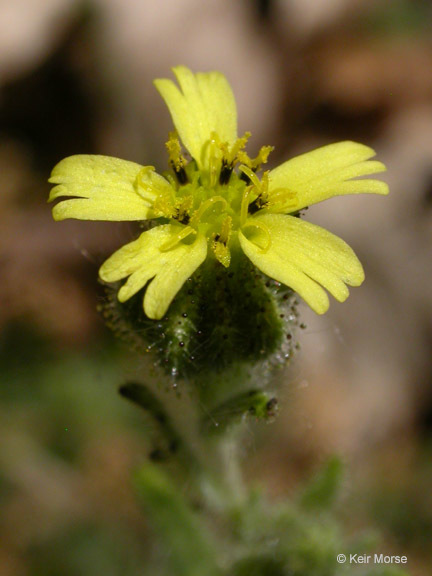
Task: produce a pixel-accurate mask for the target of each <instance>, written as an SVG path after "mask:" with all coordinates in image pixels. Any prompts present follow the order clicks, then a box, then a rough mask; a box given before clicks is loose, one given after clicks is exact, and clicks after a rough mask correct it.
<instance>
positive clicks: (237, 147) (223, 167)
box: [49, 66, 388, 319]
mask: <svg viewBox="0 0 432 576" xmlns="http://www.w3.org/2000/svg"><path fill="white" fill-rule="evenodd" d="M174 74H175V76H176V79H177V81H178V86H177V85H176V84H175V83H174V82H173V81H172V80H167V79H163V80H156V81H155V85H156V88H157V89H158V91H159V92H160V94H161V96H162V98H163V99H164V100H165V102H166V104H167V106H168V108H169V111H170V113H171V116H172V119H173V122H174V126H175V128H176V132H174V133H172V134H170V137H169V140H168V142H167V149H168V154H169V163H170V168H171V169H170V172H169V173H167V174H166V175H164V176H161V175H159V174H157V173H156V172H155V170H154V168H153V167H152V166H140V165H139V164H135V163H133V162H128V161H126V160H119V159H117V158H110V157H107V156H88V155H78V156H71V157H69V158H66V159H64V160H62V161H61V162H60V163H59V164H57V166H56V167H55V168H54V170H53V172H52V175H51V178H50V180H49V181H50V182H52V183H53V184H56V186H55V187H54V188H53V189H52V191H51V194H50V197H49V200H50V201H51V200H55V199H57V198H63V197H68V196H69V197H71V198H69V199H67V200H62V201H61V202H59V203H58V204H57V205H56V206H54V209H53V216H54V219H55V220H63V219H65V218H79V219H82V220H117V221H119V220H152V222H153V224H154V226H153V227H152V228H150V229H149V230H147V231H145V232H143V233H142V234H141V235H140V237H139V238H138V239H137V240H135V241H134V242H131V243H129V244H127V245H125V246H123V248H120V250H118V251H117V252H115V253H114V254H113V255H112V256H111V257H110V258H108V260H107V261H106V262H105V263H104V264H103V265H102V267H101V268H100V271H99V275H100V278H101V279H102V280H103V281H105V282H115V281H118V280H122V279H124V278H127V281H126V282H125V283H124V285H123V286H122V287H121V289H120V290H119V292H118V298H119V300H120V301H121V302H124V301H126V300H128V299H129V298H131V297H132V296H133V295H134V294H136V293H137V292H138V291H139V290H141V289H142V288H143V287H144V286H146V284H147V283H148V286H147V289H146V291H145V295H144V311H145V313H146V315H147V316H148V317H149V318H153V319H159V318H162V317H163V316H164V314H165V312H166V311H167V309H168V307H169V305H170V303H171V302H172V300H173V298H174V297H175V295H176V294H177V292H178V291H179V290H180V288H181V287H182V285H183V284H184V282H185V281H186V280H187V278H189V277H190V276H191V275H192V274H193V273H194V272H195V270H196V269H197V268H198V267H199V266H200V265H201V264H202V263H203V262H204V260H205V259H206V258H214V259H216V260H217V261H219V263H220V264H221V266H224V267H226V268H229V266H230V262H231V258H232V256H238V255H240V254H241V252H243V253H244V255H246V256H247V257H248V258H249V259H250V260H251V261H252V263H253V264H254V265H255V266H256V267H257V268H259V269H260V270H261V271H262V272H263V273H264V274H266V275H267V276H269V277H271V278H273V279H275V280H277V281H279V282H281V283H282V284H285V285H286V286H289V287H290V288H292V289H293V290H295V291H296V292H297V293H298V294H299V295H300V296H301V297H302V298H303V299H304V300H305V301H306V302H307V303H308V304H309V306H310V307H311V308H312V309H313V310H314V311H315V312H317V313H318V314H322V313H324V312H326V310H327V309H328V306H329V301H328V297H327V293H326V290H327V291H328V292H330V293H331V294H332V295H333V296H334V297H335V298H336V299H337V300H339V301H341V302H342V301H344V300H345V299H346V298H347V296H348V288H347V285H350V286H358V285H360V284H361V283H362V281H363V279H364V273H363V269H362V266H361V264H360V262H359V260H358V259H357V257H356V255H355V254H354V252H353V251H352V250H351V248H350V247H349V246H348V245H347V244H346V243H345V242H344V241H343V240H341V239H340V238H338V237H336V236H334V235H333V234H330V233H329V232H327V231H326V230H324V229H323V228H320V227H318V226H315V225H313V224H310V223H309V222H305V221H304V220H301V219H300V218H298V217H297V216H298V212H299V210H301V209H302V208H305V207H306V206H309V205H311V204H316V203H317V202H321V201H322V200H326V199H327V198H331V197H332V196H336V195H344V194H359V193H375V194H387V193H388V187H387V185H386V184H385V183H384V182H381V181H379V180H375V179H365V178H361V179H357V178H358V177H360V176H366V175H370V174H376V173H379V172H383V171H385V166H384V165H383V164H382V163H381V162H377V161H374V160H370V159H371V158H372V157H373V156H374V155H375V152H374V151H373V150H372V149H371V148H368V147H367V146H364V145H363V144H358V143H356V142H339V143H337V144H331V145H328V146H324V147H322V148H318V149H317V150H314V151H313V152H309V153H307V154H302V155H301V156H298V157H296V158H293V159H291V160H288V161H287V162H285V163H283V164H281V165H280V166H279V167H277V168H275V169H273V170H269V171H265V172H264V173H262V172H261V166H262V165H263V164H265V163H266V161H267V158H268V155H269V153H270V151H271V148H270V147H268V146H267V147H263V148H261V150H260V152H259V153H258V155H257V157H256V158H250V157H249V156H248V155H247V153H246V152H245V146H246V144H247V140H248V138H249V136H250V135H249V134H245V135H244V136H242V137H241V138H239V137H238V135H237V111H236V104H235V100H234V96H233V93H232V91H231V88H230V86H229V84H228V82H227V80H226V78H225V77H224V76H223V75H222V74H221V73H219V72H209V73H201V74H193V73H192V72H191V71H190V70H189V69H188V68H185V67H183V66H179V67H177V68H174ZM182 146H183V148H184V149H186V153H184V152H183V148H182ZM260 172H261V174H262V175H261V177H259V176H258V174H259V173H260Z"/></svg>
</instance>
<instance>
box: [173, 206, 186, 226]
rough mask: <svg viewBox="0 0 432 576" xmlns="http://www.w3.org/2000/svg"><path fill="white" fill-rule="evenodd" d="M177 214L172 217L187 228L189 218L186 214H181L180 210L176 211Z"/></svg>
mask: <svg viewBox="0 0 432 576" xmlns="http://www.w3.org/2000/svg"><path fill="white" fill-rule="evenodd" d="M176 212H177V213H176V214H175V215H174V216H173V218H174V219H175V220H177V221H178V222H180V224H184V225H185V226H187V225H188V224H189V220H190V216H189V214H188V213H187V212H183V213H181V212H180V210H178V209H177V211H176Z"/></svg>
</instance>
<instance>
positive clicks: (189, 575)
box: [135, 463, 221, 576]
mask: <svg viewBox="0 0 432 576" xmlns="http://www.w3.org/2000/svg"><path fill="white" fill-rule="evenodd" d="M135 486H136V490H137V492H138V495H139V497H140V499H141V501H142V503H143V505H144V508H145V509H146V511H147V513H148V515H149V518H150V521H151V523H152V525H153V526H154V529H155V530H156V531H157V532H158V533H159V535H160V537H161V539H162V541H163V543H164V546H165V549H166V552H167V556H169V561H170V563H171V574H172V575H173V576H220V575H221V571H220V569H219V568H218V566H217V563H216V557H217V555H216V552H215V550H214V549H213V545H212V542H211V537H210V535H209V534H208V533H207V530H206V528H205V526H204V525H202V523H201V522H200V520H199V518H198V517H197V516H196V515H195V514H194V512H193V511H192V510H191V509H190V508H189V506H188V505H187V504H186V502H185V500H184V499H183V496H182V493H181V490H180V489H179V488H177V487H176V486H174V485H173V484H171V482H170V480H169V479H168V477H167V476H166V475H165V474H164V473H163V472H162V471H161V470H160V469H159V468H158V467H157V466H156V465H154V464H151V463H147V464H146V465H145V466H143V467H142V468H141V469H140V470H139V472H138V473H137V474H136V476H135Z"/></svg>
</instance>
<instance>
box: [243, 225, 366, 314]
mask: <svg viewBox="0 0 432 576" xmlns="http://www.w3.org/2000/svg"><path fill="white" fill-rule="evenodd" d="M250 220H256V221H258V222H259V223H260V225H262V226H264V227H266V228H267V230H268V233H269V235H270V237H271V245H270V247H269V248H268V250H266V251H265V250H263V249H262V248H260V245H259V241H257V240H258V239H256V240H255V241H254V237H253V236H249V238H247V237H246V236H245V234H242V233H240V234H239V239H240V244H241V246H242V248H243V251H244V252H245V254H246V255H247V256H248V258H250V260H251V261H252V262H253V263H254V264H255V266H257V268H259V269H260V270H262V272H264V273H265V274H267V275H268V276H270V277H271V278H274V279H275V280H278V281H279V282H282V283H283V284H286V285H287V286H289V287H291V288H292V289H293V290H295V291H296V292H297V293H298V294H299V295H300V296H301V297H302V298H303V299H304V300H305V301H306V302H307V303H308V304H309V306H310V307H311V308H312V309H313V310H314V311H315V312H317V313H318V314H323V313H324V312H326V310H327V308H328V298H327V295H326V293H325V292H324V290H323V288H321V286H323V287H324V288H326V289H327V290H328V291H329V292H330V293H331V294H332V295H333V296H334V297H335V298H336V299H337V300H339V301H341V302H343V301H344V300H345V299H346V298H347V297H348V289H347V287H346V284H348V285H350V286H359V285H360V284H361V283H362V282H363V280H364V272H363V268H362V266H361V264H360V262H359V260H358V258H357V256H356V255H355V254H354V252H353V250H352V249H351V248H350V247H349V246H348V244H346V243H345V242H344V241H343V240H341V239H340V238H338V237H337V236H334V235H333V234H331V233H330V232H327V230H324V229H323V228H320V227H319V226H315V225H313V224H310V223H309V222H305V221H304V220H300V219H299V218H294V217H293V216H286V215H283V214H262V215H257V216H255V217H253V218H250ZM250 229H251V230H254V229H253V228H252V227H250ZM255 230H256V233H258V234H259V228H255ZM248 232H249V230H248Z"/></svg>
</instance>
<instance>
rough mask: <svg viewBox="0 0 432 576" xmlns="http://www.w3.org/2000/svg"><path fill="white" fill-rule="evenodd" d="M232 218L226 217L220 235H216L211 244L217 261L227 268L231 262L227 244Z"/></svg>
mask: <svg viewBox="0 0 432 576" xmlns="http://www.w3.org/2000/svg"><path fill="white" fill-rule="evenodd" d="M231 228H232V218H231V216H226V217H225V218H224V221H223V222H222V226H221V232H220V234H216V236H215V237H214V239H213V242H212V249H213V252H214V255H215V256H216V258H217V260H219V262H220V263H221V264H222V265H223V266H225V268H228V266H229V265H230V262H231V251H230V249H229V247H228V242H229V239H230V236H231Z"/></svg>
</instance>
